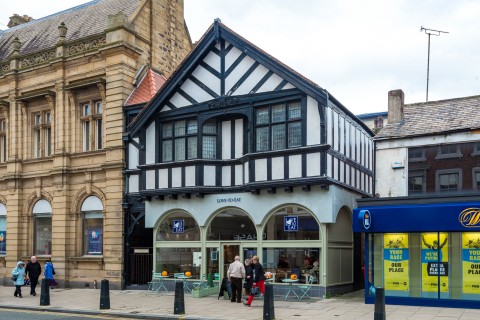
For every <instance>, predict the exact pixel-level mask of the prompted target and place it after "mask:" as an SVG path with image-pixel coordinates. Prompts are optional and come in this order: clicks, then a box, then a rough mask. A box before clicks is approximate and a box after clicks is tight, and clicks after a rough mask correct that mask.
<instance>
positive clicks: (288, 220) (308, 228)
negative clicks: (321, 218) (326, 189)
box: [264, 206, 320, 240]
mask: <svg viewBox="0 0 480 320" xmlns="http://www.w3.org/2000/svg"><path fill="white" fill-rule="evenodd" d="M264 233H266V234H267V240H320V233H319V226H318V222H317V220H315V218H314V217H313V216H312V215H311V214H310V213H309V212H307V211H306V210H305V209H302V208H300V207H295V206H291V207H286V208H282V209H279V210H277V211H276V212H275V213H274V214H272V215H271V216H270V218H269V219H268V222H267V224H266V227H265V229H264Z"/></svg>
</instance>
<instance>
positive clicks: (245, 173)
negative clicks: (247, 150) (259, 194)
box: [243, 160, 252, 184]
mask: <svg viewBox="0 0 480 320" xmlns="http://www.w3.org/2000/svg"><path fill="white" fill-rule="evenodd" d="M250 161H252V160H250ZM243 172H244V175H243V180H244V181H245V182H244V183H245V184H247V183H249V182H250V179H249V177H248V176H249V174H250V173H249V170H248V162H245V163H244V164H243Z"/></svg>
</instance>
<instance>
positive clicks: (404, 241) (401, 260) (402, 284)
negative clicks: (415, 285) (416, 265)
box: [383, 233, 410, 291]
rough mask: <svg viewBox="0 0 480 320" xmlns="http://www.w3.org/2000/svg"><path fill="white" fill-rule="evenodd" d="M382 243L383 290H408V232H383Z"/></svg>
mask: <svg viewBox="0 0 480 320" xmlns="http://www.w3.org/2000/svg"><path fill="white" fill-rule="evenodd" d="M383 243H384V245H383V254H384V270H385V272H384V276H385V290H393V291H409V289H410V284H409V276H408V272H409V270H408V264H409V252H408V233H385V234H384V240H383Z"/></svg>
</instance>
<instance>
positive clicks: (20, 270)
mask: <svg viewBox="0 0 480 320" xmlns="http://www.w3.org/2000/svg"><path fill="white" fill-rule="evenodd" d="M13 279H15V280H14V281H13V282H14V284H15V293H14V294H13V295H14V296H15V297H19V298H22V286H23V285H24V284H25V262H23V261H18V262H17V266H16V267H15V268H13V270H12V280H13Z"/></svg>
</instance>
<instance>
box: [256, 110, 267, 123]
mask: <svg viewBox="0 0 480 320" xmlns="http://www.w3.org/2000/svg"><path fill="white" fill-rule="evenodd" d="M256 113H257V118H256V120H257V124H265V123H270V117H269V113H268V108H258V109H257V110H256Z"/></svg>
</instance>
